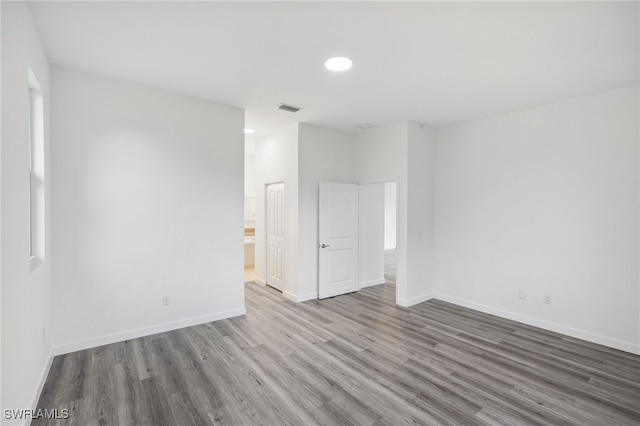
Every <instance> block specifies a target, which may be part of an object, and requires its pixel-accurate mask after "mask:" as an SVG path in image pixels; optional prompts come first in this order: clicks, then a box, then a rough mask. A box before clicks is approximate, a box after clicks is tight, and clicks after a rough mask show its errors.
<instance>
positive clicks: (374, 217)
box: [359, 181, 398, 302]
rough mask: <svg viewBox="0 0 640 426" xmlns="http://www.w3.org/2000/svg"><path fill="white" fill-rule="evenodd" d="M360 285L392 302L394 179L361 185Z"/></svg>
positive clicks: (393, 288)
mask: <svg viewBox="0 0 640 426" xmlns="http://www.w3.org/2000/svg"><path fill="white" fill-rule="evenodd" d="M359 192H360V225H359V226H360V268H359V275H360V288H361V289H362V288H366V287H372V286H379V287H376V288H377V290H376V294H377V295H380V296H381V297H384V298H385V299H388V300H389V301H393V302H395V301H396V300H397V290H396V282H397V280H396V275H397V273H396V271H397V267H396V263H397V261H396V259H397V256H396V247H397V233H398V223H397V204H398V199H397V182H395V181H388V182H385V181H382V182H375V183H368V184H363V185H360V191H359Z"/></svg>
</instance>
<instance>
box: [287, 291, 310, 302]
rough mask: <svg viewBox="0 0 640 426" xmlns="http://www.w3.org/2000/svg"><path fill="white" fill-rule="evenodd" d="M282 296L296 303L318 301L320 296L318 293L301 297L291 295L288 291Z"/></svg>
mask: <svg viewBox="0 0 640 426" xmlns="http://www.w3.org/2000/svg"><path fill="white" fill-rule="evenodd" d="M282 295H283V296H284V297H286V298H287V299H289V300H293V301H294V302H306V301H307V300H313V299H317V298H318V294H317V293H307V294H303V295H301V296H297V295H295V294H293V293H290V292H288V291H283V292H282Z"/></svg>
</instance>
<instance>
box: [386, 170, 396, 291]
mask: <svg viewBox="0 0 640 426" xmlns="http://www.w3.org/2000/svg"><path fill="white" fill-rule="evenodd" d="M397 204H398V199H397V183H396V182H385V183H384V280H385V283H386V284H388V285H392V286H394V288H395V285H396V274H397V270H398V268H397V266H396V265H397V262H396V249H397V233H398V222H397V211H396V210H397V207H398V206H397Z"/></svg>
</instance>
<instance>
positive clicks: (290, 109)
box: [278, 104, 302, 112]
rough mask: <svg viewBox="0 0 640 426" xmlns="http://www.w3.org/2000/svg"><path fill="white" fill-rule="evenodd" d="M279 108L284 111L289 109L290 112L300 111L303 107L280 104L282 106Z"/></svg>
mask: <svg viewBox="0 0 640 426" xmlns="http://www.w3.org/2000/svg"><path fill="white" fill-rule="evenodd" d="M278 109H281V110H283V111H289V112H298V111H300V110H301V109H302V108H298V107H296V106H293V105H287V104H280V106H279V107H278Z"/></svg>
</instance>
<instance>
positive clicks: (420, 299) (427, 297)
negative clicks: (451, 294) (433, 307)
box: [396, 293, 435, 308]
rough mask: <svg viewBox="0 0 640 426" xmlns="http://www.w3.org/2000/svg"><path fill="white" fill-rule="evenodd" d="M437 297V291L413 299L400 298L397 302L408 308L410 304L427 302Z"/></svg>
mask: <svg viewBox="0 0 640 426" xmlns="http://www.w3.org/2000/svg"><path fill="white" fill-rule="evenodd" d="M434 297H435V293H427V294H423V295H422V296H418V297H412V298H411V299H408V300H407V299H398V300H397V302H396V304H397V305H400V306H402V307H405V308H408V307H409V306H413V305H417V304H418V303H422V302H426V301H427V300H431V299H433V298H434Z"/></svg>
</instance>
